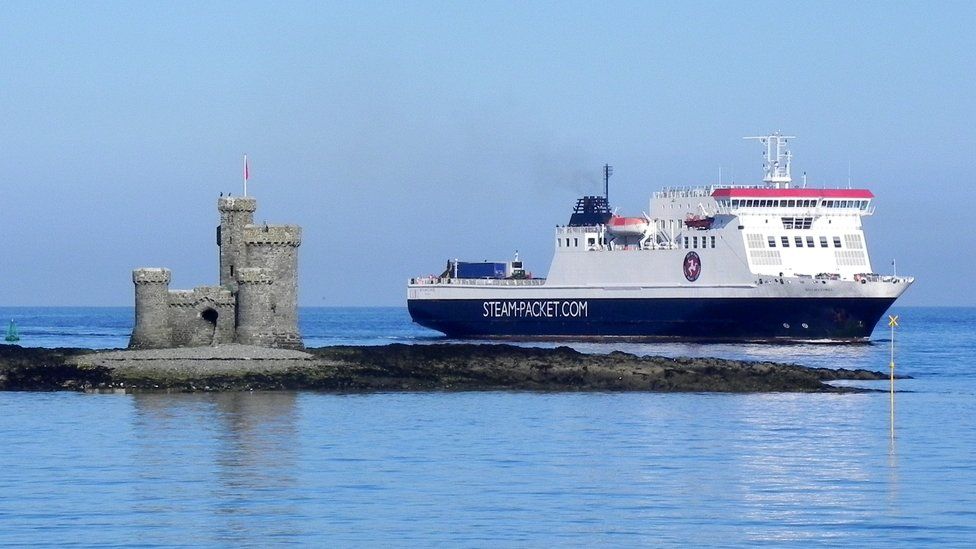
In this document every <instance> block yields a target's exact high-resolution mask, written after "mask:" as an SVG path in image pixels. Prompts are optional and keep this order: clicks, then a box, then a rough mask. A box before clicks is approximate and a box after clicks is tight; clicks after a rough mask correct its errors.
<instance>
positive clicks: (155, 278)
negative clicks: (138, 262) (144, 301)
mask: <svg viewBox="0 0 976 549" xmlns="http://www.w3.org/2000/svg"><path fill="white" fill-rule="evenodd" d="M171 279H172V273H171V272H170V270H169V269H162V268H159V267H142V268H140V269H135V270H133V271H132V282H133V283H134V284H169V282H170V280H171Z"/></svg>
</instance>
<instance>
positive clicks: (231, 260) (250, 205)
mask: <svg viewBox="0 0 976 549" xmlns="http://www.w3.org/2000/svg"><path fill="white" fill-rule="evenodd" d="M217 209H218V210H219V211H220V226H219V227H217V246H219V247H220V285H221V286H223V287H225V288H227V289H229V290H232V291H233V290H236V284H237V277H236V274H235V271H236V270H237V269H241V268H243V267H246V266H247V265H246V256H245V246H244V227H245V226H246V225H249V224H251V223H254V210H255V209H257V201H256V200H255V199H254V198H253V197H250V196H222V197H220V198H218V199H217Z"/></svg>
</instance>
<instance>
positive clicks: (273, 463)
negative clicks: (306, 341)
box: [132, 392, 303, 543]
mask: <svg viewBox="0 0 976 549" xmlns="http://www.w3.org/2000/svg"><path fill="white" fill-rule="evenodd" d="M132 398H133V402H134V409H135V418H134V419H135V425H136V429H135V431H136V433H137V434H136V438H137V440H136V447H137V465H136V472H137V474H138V475H139V477H141V480H142V482H140V483H138V484H137V486H140V491H139V493H138V494H133V499H134V500H135V501H136V507H137V511H138V512H139V513H140V514H141V515H142V516H144V517H145V518H146V520H147V526H148V525H149V524H151V525H152V526H154V527H160V528H164V529H165V527H167V526H174V527H178V528H179V529H182V530H183V531H184V532H193V536H194V539H192V540H187V539H179V540H172V541H173V542H175V543H187V542H190V543H196V542H203V543H212V542H224V543H226V542H237V541H240V542H244V541H247V542H252V543H253V542H254V541H255V540H260V539H274V538H275V537H278V536H285V537H293V536H299V535H301V534H302V531H303V525H302V522H301V521H300V520H299V518H298V517H299V504H300V502H298V501H296V500H295V497H294V494H295V493H296V491H295V487H296V484H297V481H296V477H295V475H296V471H297V470H298V464H297V455H296V452H297V449H298V447H299V444H298V433H297V429H296V415H297V412H296V399H297V395H296V394H295V393H286V392H275V393H221V394H193V395H173V394H162V395H151V394H142V395H133V397H132ZM147 486H148V487H151V488H150V489H148V490H147V489H146V487H147Z"/></svg>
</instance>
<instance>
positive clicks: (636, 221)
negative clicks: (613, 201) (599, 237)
mask: <svg viewBox="0 0 976 549" xmlns="http://www.w3.org/2000/svg"><path fill="white" fill-rule="evenodd" d="M649 224H650V223H648V221H647V220H646V219H644V218H643V217H623V216H619V215H614V216H611V217H610V220H609V221H607V230H609V231H610V233H611V234H615V235H620V236H643V235H644V233H645V232H647V226H648V225H649Z"/></svg>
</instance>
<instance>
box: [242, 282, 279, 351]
mask: <svg viewBox="0 0 976 549" xmlns="http://www.w3.org/2000/svg"><path fill="white" fill-rule="evenodd" d="M272 283H273V280H272V278H271V275H269V274H268V272H267V271H266V270H265V269H260V268H256V267H248V268H244V269H240V270H239V271H237V284H238V286H237V342H238V343H241V344H244V345H261V346H263V347H267V346H270V345H272V344H273V343H274V341H275V319H274V311H273V310H272V309H271V286H272Z"/></svg>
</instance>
